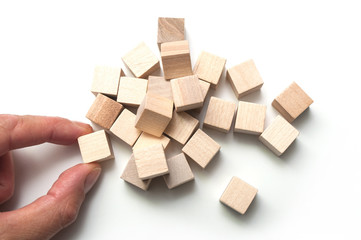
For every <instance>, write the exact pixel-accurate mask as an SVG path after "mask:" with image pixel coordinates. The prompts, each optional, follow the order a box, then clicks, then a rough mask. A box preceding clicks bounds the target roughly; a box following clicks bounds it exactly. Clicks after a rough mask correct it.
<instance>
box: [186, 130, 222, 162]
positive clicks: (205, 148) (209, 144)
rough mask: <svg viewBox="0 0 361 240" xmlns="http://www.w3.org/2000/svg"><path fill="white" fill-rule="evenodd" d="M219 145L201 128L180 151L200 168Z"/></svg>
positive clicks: (211, 157) (211, 156) (212, 155)
mask: <svg viewBox="0 0 361 240" xmlns="http://www.w3.org/2000/svg"><path fill="white" fill-rule="evenodd" d="M220 149H221V146H220V145H219V144H218V143H217V142H216V141H214V140H213V139H212V138H211V137H210V136H208V135H207V134H206V133H205V132H203V131H202V130H201V129H198V130H197V132H196V133H195V134H194V135H193V136H192V137H191V139H189V141H188V142H187V144H186V145H185V146H184V147H183V149H182V151H183V152H184V153H185V154H186V155H187V156H189V157H190V158H191V159H193V160H194V161H195V162H196V163H197V164H199V165H200V166H201V167H202V168H205V167H206V166H207V165H208V163H209V162H210V161H211V160H212V159H213V157H214V156H215V155H216V154H217V153H218V152H219V150H220Z"/></svg>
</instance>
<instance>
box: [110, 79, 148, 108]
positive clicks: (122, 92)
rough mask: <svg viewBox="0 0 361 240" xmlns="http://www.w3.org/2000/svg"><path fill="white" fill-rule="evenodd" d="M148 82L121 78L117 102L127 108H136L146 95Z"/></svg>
mask: <svg viewBox="0 0 361 240" xmlns="http://www.w3.org/2000/svg"><path fill="white" fill-rule="evenodd" d="M147 87H148V80H147V79H142V78H133V77H121V78H120V81H119V90H118V97H117V102H120V103H122V104H124V105H127V106H132V107H138V106H139V105H140V104H141V103H142V101H143V99H144V96H145V94H146V93H147Z"/></svg>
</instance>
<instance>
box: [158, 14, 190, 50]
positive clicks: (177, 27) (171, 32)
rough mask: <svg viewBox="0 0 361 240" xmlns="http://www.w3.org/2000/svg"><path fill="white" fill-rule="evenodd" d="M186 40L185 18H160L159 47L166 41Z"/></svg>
mask: <svg viewBox="0 0 361 240" xmlns="http://www.w3.org/2000/svg"><path fill="white" fill-rule="evenodd" d="M180 40H184V18H164V17H160V18H158V41H157V43H158V47H159V49H160V45H161V44H162V43H165V42H174V41H180Z"/></svg>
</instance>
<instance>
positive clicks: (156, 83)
mask: <svg viewBox="0 0 361 240" xmlns="http://www.w3.org/2000/svg"><path fill="white" fill-rule="evenodd" d="M147 93H151V94H155V95H159V96H162V97H165V98H168V99H170V100H172V101H173V94H172V87H171V86H170V82H169V81H167V80H165V79H164V77H158V76H149V77H148V89H147Z"/></svg>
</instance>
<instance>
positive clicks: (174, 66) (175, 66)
mask: <svg viewBox="0 0 361 240" xmlns="http://www.w3.org/2000/svg"><path fill="white" fill-rule="evenodd" d="M160 55H161V58H162V64H163V71H164V77H165V79H173V78H179V77H184V76H189V75H192V74H193V72H192V63H191V55H190V51H189V44H188V41H187V40H184V41H175V42H166V43H162V44H161V52H160Z"/></svg>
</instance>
